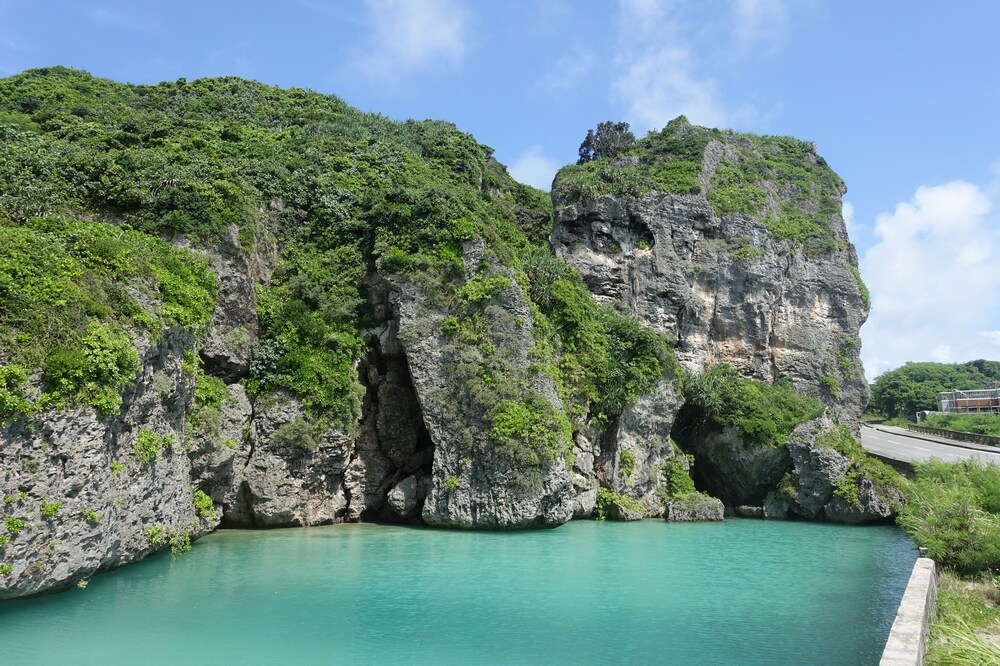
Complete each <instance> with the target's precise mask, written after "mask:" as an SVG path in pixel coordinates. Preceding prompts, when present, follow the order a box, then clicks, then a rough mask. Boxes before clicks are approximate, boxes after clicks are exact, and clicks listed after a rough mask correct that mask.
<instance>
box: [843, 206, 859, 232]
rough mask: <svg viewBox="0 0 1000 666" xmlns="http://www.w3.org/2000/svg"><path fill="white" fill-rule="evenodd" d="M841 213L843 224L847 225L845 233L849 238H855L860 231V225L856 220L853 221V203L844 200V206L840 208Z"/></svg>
mask: <svg viewBox="0 0 1000 666" xmlns="http://www.w3.org/2000/svg"><path fill="white" fill-rule="evenodd" d="M841 214H842V215H843V217H844V225H846V226H847V235H848V236H850V237H851V239H852V240H853V239H855V238H857V237H858V235H859V234H860V232H861V227H860V226H859V225H858V223H857V222H855V221H854V204H852V203H851V202H850V201H845V202H844V206H843V208H842V209H841Z"/></svg>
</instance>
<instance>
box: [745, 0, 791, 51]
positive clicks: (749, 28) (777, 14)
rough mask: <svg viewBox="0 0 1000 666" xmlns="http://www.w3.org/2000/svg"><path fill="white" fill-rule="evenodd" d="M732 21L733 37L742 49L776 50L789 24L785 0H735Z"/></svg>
mask: <svg viewBox="0 0 1000 666" xmlns="http://www.w3.org/2000/svg"><path fill="white" fill-rule="evenodd" d="M732 20H733V36H734V37H735V38H736V41H737V43H738V44H739V45H740V46H741V47H742V48H743V49H744V50H747V49H751V48H755V49H760V48H764V49H766V50H769V51H776V50H777V49H778V48H779V47H780V46H781V45H782V44H783V42H784V40H785V37H786V35H787V33H788V29H789V26H790V21H789V16H788V7H786V6H785V2H784V0H736V4H735V6H734V8H733V15H732Z"/></svg>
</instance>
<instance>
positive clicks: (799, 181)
mask: <svg viewBox="0 0 1000 666" xmlns="http://www.w3.org/2000/svg"><path fill="white" fill-rule="evenodd" d="M718 138H719V139H720V140H722V141H724V142H725V143H726V145H727V147H728V148H729V149H730V153H729V156H727V158H726V160H727V161H725V162H723V163H722V164H720V165H719V166H717V167H716V169H715V172H714V173H713V174H712V182H711V184H710V186H709V189H708V195H707V198H708V203H709V205H711V206H712V209H713V211H714V212H715V214H716V215H721V216H725V215H733V214H742V215H749V216H752V217H755V218H757V219H760V220H762V221H763V223H764V226H765V227H766V228H767V230H768V231H770V232H771V235H772V236H774V237H775V238H777V239H779V240H787V241H789V242H791V243H792V244H793V245H795V246H798V247H802V248H804V250H805V251H806V252H807V253H809V254H822V253H826V252H829V251H831V250H834V249H838V248H840V247H841V246H842V241H840V240H838V239H837V234H838V231H839V228H840V225H841V222H840V197H841V193H842V191H843V186H844V184H843V181H841V180H840V178H839V177H838V176H837V174H835V173H834V172H833V170H831V169H830V168H829V167H828V166H827V164H826V162H825V161H824V160H823V158H821V157H819V156H817V155H816V148H815V146H814V145H813V144H811V143H807V142H803V141H799V140H797V139H792V138H790V137H774V136H752V135H746V134H735V133H732V132H730V133H724V134H721V135H719V137H718ZM856 277H858V279H859V283H860V276H856ZM862 286H863V285H862ZM863 292H864V290H863Z"/></svg>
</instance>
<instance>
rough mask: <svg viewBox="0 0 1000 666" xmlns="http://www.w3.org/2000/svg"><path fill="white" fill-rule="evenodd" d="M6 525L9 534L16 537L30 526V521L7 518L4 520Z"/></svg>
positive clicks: (12, 517)
mask: <svg viewBox="0 0 1000 666" xmlns="http://www.w3.org/2000/svg"><path fill="white" fill-rule="evenodd" d="M4 525H5V526H6V527H7V532H8V533H9V534H10V535H11V536H12V537H16V536H17V535H18V534H20V533H21V531H22V530H24V528H25V527H27V526H28V521H26V520H25V519H23V518H15V517H14V516H7V517H6V518H4Z"/></svg>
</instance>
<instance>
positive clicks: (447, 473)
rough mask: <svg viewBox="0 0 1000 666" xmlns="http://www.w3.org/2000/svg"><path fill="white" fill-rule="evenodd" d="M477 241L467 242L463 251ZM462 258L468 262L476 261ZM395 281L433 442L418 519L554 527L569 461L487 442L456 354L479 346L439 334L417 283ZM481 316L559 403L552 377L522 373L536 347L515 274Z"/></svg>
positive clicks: (395, 301)
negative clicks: (528, 455) (525, 459)
mask: <svg viewBox="0 0 1000 666" xmlns="http://www.w3.org/2000/svg"><path fill="white" fill-rule="evenodd" d="M477 247H478V246H477V245H476V244H474V243H473V244H469V247H468V248H467V252H466V254H467V255H468V254H469V252H474V251H475V250H476V248H477ZM466 259H467V260H468V263H469V264H470V265H475V264H477V263H478V261H472V260H471V259H469V256H467V257H466ZM393 281H394V282H395V283H396V285H397V290H396V291H394V292H393V294H392V310H393V312H394V314H395V316H396V318H397V320H398V322H399V340H400V341H401V343H402V345H403V347H404V348H405V350H406V357H407V359H408V361H409V369H410V373H411V375H412V379H413V386H414V388H415V391H416V395H417V399H418V400H419V404H420V410H421V413H422V416H423V422H424V424H425V426H426V428H427V432H428V435H429V437H430V440H431V442H432V443H433V448H434V461H433V468H432V471H431V485H430V489H429V491H428V494H427V498H426V500H425V502H424V507H423V511H422V516H423V520H424V521H425V522H426V523H427V524H429V525H437V526H442V527H463V528H486V529H510V528H524V527H552V526H556V525H560V524H562V523H564V522H566V521H567V520H569V519H570V518H571V517H572V515H573V507H574V496H575V492H574V487H573V480H572V477H571V475H570V471H569V470H568V469H567V465H566V461H565V460H564V459H563V458H561V457H560V458H556V459H554V460H540V461H538V463H537V464H528V465H526V464H524V463H521V462H518V461H517V460H514V459H512V458H511V457H510V456H508V455H506V454H505V453H504V452H503V451H502V450H500V449H498V447H496V446H494V445H493V444H492V443H489V442H488V441H487V438H488V434H487V433H489V430H490V427H489V422H488V421H487V419H486V416H485V414H483V413H482V408H481V407H479V404H478V403H477V402H476V400H475V398H474V397H473V396H470V395H468V394H467V393H466V392H465V388H466V387H464V386H462V382H460V381H458V380H457V379H456V378H457V377H459V376H460V374H459V373H458V371H457V370H456V368H457V365H458V364H459V363H460V362H461V360H460V355H461V354H466V353H468V354H475V353H476V351H475V350H474V349H468V348H462V347H451V346H449V344H448V341H447V340H446V339H445V338H443V337H442V336H441V320H442V319H443V318H444V314H443V313H441V312H440V311H438V310H436V309H435V308H434V307H433V306H432V305H431V304H430V303H428V302H427V300H426V297H425V295H424V294H423V292H422V290H421V289H420V288H419V287H418V286H417V285H415V284H412V283H410V282H408V281H407V280H406V279H404V278H402V277H395V278H393ZM483 316H485V317H486V318H487V320H488V321H490V322H491V326H490V334H491V336H493V341H494V347H495V349H496V354H497V355H498V357H500V358H502V359H503V364H504V366H505V367H507V368H510V369H512V371H515V372H524V373H525V375H524V376H522V377H521V381H524V382H526V383H530V385H531V387H532V389H533V390H534V391H535V392H536V393H537V394H538V395H540V396H542V397H543V398H544V399H545V400H548V401H550V402H551V404H552V407H553V409H559V410H561V409H562V404H561V402H560V401H559V397H558V393H557V391H556V389H555V385H554V384H553V383H552V380H551V379H550V378H548V377H546V376H544V375H541V376H531V375H528V374H527V369H528V368H530V367H531V363H530V358H529V353H530V350H531V349H532V348H533V346H534V339H533V337H532V318H531V309H530V307H529V305H528V302H527V299H526V298H525V296H524V294H523V293H522V292H521V290H520V288H519V287H518V286H517V284H516V283H515V282H513V281H512V282H511V284H510V286H509V288H507V289H505V290H504V291H503V292H502V293H501V294H500V295H499V296H498V297H496V298H495V299H493V301H492V302H491V303H490V304H488V305H487V306H486V307H485V309H484V312H483Z"/></svg>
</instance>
